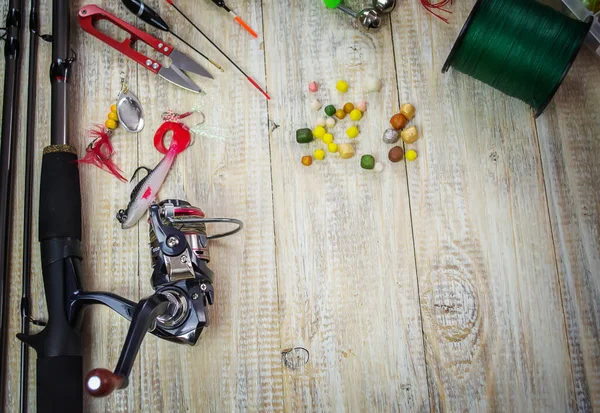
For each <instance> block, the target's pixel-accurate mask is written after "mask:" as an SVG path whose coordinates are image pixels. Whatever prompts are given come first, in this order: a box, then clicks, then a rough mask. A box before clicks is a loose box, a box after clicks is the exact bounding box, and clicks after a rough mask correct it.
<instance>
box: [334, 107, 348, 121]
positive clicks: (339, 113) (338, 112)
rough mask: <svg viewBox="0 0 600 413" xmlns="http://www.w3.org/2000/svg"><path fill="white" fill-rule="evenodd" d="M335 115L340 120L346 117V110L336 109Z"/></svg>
mask: <svg viewBox="0 0 600 413" xmlns="http://www.w3.org/2000/svg"><path fill="white" fill-rule="evenodd" d="M335 117H336V118H338V119H339V120H342V119H344V118H345V117H346V112H344V109H338V110H336V111H335Z"/></svg>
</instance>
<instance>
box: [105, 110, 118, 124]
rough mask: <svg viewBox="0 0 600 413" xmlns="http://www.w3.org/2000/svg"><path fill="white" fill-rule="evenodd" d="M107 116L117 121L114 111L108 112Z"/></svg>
mask: <svg viewBox="0 0 600 413" xmlns="http://www.w3.org/2000/svg"><path fill="white" fill-rule="evenodd" d="M107 117H108V119H112V120H114V121H115V122H118V121H119V115H117V114H116V113H115V112H109V113H108V116H107Z"/></svg>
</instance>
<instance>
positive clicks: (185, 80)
mask: <svg viewBox="0 0 600 413" xmlns="http://www.w3.org/2000/svg"><path fill="white" fill-rule="evenodd" d="M158 75H159V76H160V77H162V78H163V79H166V80H168V81H169V82H171V83H173V84H176V85H177V86H179V87H182V88H184V89H187V90H190V91H192V92H196V93H200V91H201V90H202V89H200V87H199V86H198V85H197V84H195V83H194V82H193V81H192V79H190V78H189V77H187V76H186V75H185V73H183V72H182V71H181V70H179V69H178V68H177V67H176V66H173V65H171V67H164V66H163V67H161V68H160V70H159V71H158Z"/></svg>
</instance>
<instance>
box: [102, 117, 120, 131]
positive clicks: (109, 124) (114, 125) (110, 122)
mask: <svg viewBox="0 0 600 413" xmlns="http://www.w3.org/2000/svg"><path fill="white" fill-rule="evenodd" d="M104 126H106V127H107V128H108V129H110V130H115V129H117V126H119V125H118V123H117V122H116V121H114V120H112V119H106V122H104Z"/></svg>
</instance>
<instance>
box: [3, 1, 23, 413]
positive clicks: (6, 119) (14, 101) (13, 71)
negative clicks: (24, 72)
mask: <svg viewBox="0 0 600 413" xmlns="http://www.w3.org/2000/svg"><path fill="white" fill-rule="evenodd" d="M21 7H22V0H10V1H9V4H8V13H7V15H6V40H5V45H4V58H5V62H6V65H5V75H4V102H3V107H2V132H1V133H2V135H1V141H0V409H1V410H2V411H3V410H4V408H5V405H6V403H5V397H4V388H5V386H4V383H5V379H6V370H7V369H6V360H7V357H6V356H7V354H6V341H7V332H8V301H9V292H10V288H9V281H10V276H9V270H10V268H9V267H10V265H9V264H10V252H11V238H10V237H11V228H10V227H11V225H10V223H11V221H12V220H11V213H12V198H13V197H12V192H13V186H14V176H15V170H14V169H15V158H16V155H17V139H16V138H17V119H18V115H17V114H18V108H19V101H18V98H19V87H18V86H19V70H20V64H19V63H20V57H21V56H20V55H21V44H20V37H21Z"/></svg>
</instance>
